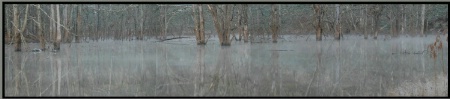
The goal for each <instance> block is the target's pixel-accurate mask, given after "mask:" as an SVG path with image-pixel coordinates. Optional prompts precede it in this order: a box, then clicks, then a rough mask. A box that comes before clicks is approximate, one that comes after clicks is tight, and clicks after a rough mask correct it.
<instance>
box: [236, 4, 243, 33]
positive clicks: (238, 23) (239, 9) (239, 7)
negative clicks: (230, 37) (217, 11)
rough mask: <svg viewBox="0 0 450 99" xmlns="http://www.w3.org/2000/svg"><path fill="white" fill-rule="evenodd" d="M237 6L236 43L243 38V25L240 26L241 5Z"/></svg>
mask: <svg viewBox="0 0 450 99" xmlns="http://www.w3.org/2000/svg"><path fill="white" fill-rule="evenodd" d="M237 6H238V10H237V13H238V14H237V16H238V19H237V21H238V22H237V25H238V26H237V28H238V29H237V30H238V37H239V38H238V39H237V41H241V39H242V37H243V36H244V28H243V25H242V9H243V8H242V4H238V5H237Z"/></svg>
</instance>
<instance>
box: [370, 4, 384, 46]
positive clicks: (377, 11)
mask: <svg viewBox="0 0 450 99" xmlns="http://www.w3.org/2000/svg"><path fill="white" fill-rule="evenodd" d="M381 10H382V7H380V5H372V6H371V8H370V11H369V12H370V14H371V15H372V17H373V20H372V21H373V24H372V26H371V30H373V31H371V32H374V35H373V39H377V38H378V32H379V31H380V28H379V27H378V24H379V21H380V16H381Z"/></svg>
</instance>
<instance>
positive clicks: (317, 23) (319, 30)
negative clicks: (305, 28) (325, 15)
mask: <svg viewBox="0 0 450 99" xmlns="http://www.w3.org/2000/svg"><path fill="white" fill-rule="evenodd" d="M313 8H314V24H315V28H316V40H317V41H321V40H322V27H321V26H320V23H321V22H320V21H321V20H320V19H321V13H322V12H321V11H320V5H318V4H314V5H313Z"/></svg>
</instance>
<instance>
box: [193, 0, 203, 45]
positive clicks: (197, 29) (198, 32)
mask: <svg viewBox="0 0 450 99" xmlns="http://www.w3.org/2000/svg"><path fill="white" fill-rule="evenodd" d="M192 12H193V16H194V24H195V25H194V33H195V37H196V40H197V44H198V45H205V44H206V40H205V26H204V24H205V21H204V19H203V10H202V5H201V4H194V5H193V6H192Z"/></svg>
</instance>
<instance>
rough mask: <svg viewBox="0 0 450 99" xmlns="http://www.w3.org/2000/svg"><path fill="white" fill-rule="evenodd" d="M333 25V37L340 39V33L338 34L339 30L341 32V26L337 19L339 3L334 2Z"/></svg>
mask: <svg viewBox="0 0 450 99" xmlns="http://www.w3.org/2000/svg"><path fill="white" fill-rule="evenodd" d="M334 24H335V25H334V28H335V30H334V39H335V40H340V39H341V38H340V37H341V36H340V35H341V34H340V32H341V26H340V25H339V24H340V21H339V4H336V22H335V23H334Z"/></svg>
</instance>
